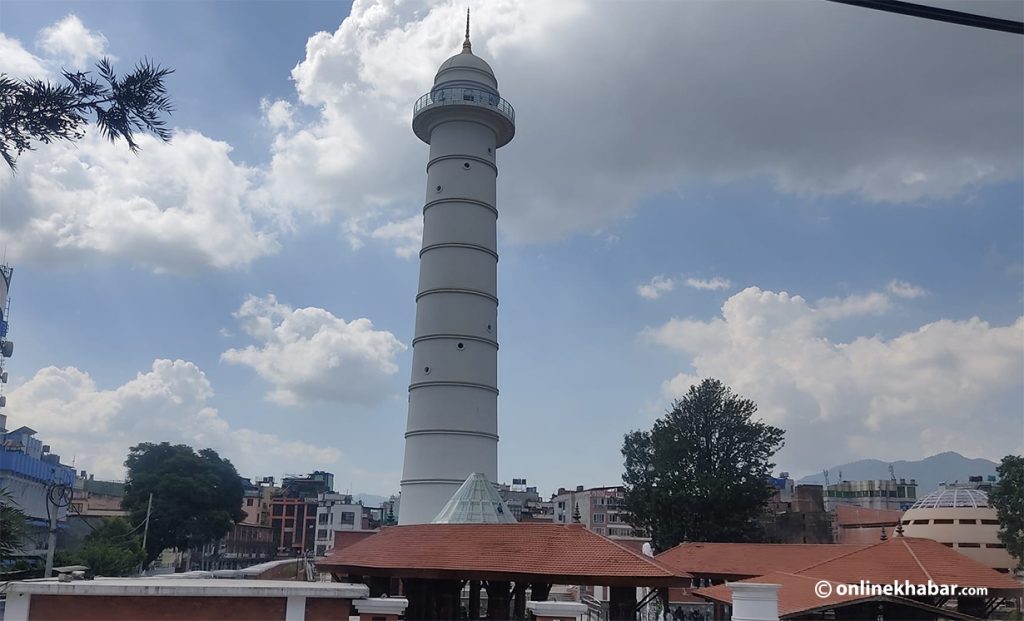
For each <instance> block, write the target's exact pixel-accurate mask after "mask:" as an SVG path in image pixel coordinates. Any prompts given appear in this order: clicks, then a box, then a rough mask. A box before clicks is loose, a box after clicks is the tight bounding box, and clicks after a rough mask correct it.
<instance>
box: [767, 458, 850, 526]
mask: <svg viewBox="0 0 1024 621" xmlns="http://www.w3.org/2000/svg"><path fill="white" fill-rule="evenodd" d="M780 482H781V485H779V483H780ZM771 483H772V487H773V488H774V490H775V491H774V493H773V494H772V497H771V499H770V500H769V501H768V505H767V507H766V510H765V516H764V519H763V521H762V523H763V526H764V529H765V533H766V535H767V536H768V540H769V541H772V542H774V543H834V536H833V527H832V518H833V516H832V514H831V513H830V512H828V511H826V510H825V502H824V498H823V494H822V486H821V485H814V484H802V485H794V484H793V480H792V479H790V478H789V476H788V473H785V472H783V473H782V477H781V478H780V479H774V478H773V479H772V481H771Z"/></svg>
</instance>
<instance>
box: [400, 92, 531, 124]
mask: <svg viewBox="0 0 1024 621" xmlns="http://www.w3.org/2000/svg"><path fill="white" fill-rule="evenodd" d="M466 105H470V106H482V107H485V108H493V109H494V110H497V111H498V112H499V113H500V114H501V115H502V116H504V117H505V118H507V119H508V120H509V121H512V123H513V124H514V123H515V122H516V111H515V109H513V108H512V104H510V103H509V102H507V101H505V100H504V99H502V98H501V97H499V96H497V95H495V94H494V93H491V92H489V91H485V90H482V89H477V88H436V89H434V90H432V91H430V92H429V93H427V94H426V95H424V96H422V97H420V98H419V99H417V100H416V105H415V106H413V110H412V113H413V116H415V115H417V114H419V113H420V111H421V110H425V109H427V108H432V107H435V106H466Z"/></svg>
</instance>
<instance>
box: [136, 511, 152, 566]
mask: <svg viewBox="0 0 1024 621" xmlns="http://www.w3.org/2000/svg"><path fill="white" fill-rule="evenodd" d="M152 512H153V492H150V493H149V503H148V504H147V505H146V528H145V529H144V530H143V531H142V553H143V554H146V538H147V537H149V515H150V513H152ZM145 568H146V559H145V558H143V559H142V563H141V564H140V565H139V574H140V575H141V574H142V572H143V571H144V570H145Z"/></svg>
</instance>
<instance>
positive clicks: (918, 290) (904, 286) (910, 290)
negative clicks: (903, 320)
mask: <svg viewBox="0 0 1024 621" xmlns="http://www.w3.org/2000/svg"><path fill="white" fill-rule="evenodd" d="M886 289H887V290H888V291H889V293H891V294H893V295H895V296H896V297H898V298H906V299H908V300H913V299H915V298H920V297H924V296H926V295H928V291H927V290H925V289H924V288H923V287H918V286H917V285H912V284H910V283H909V282H907V281H905V280H893V281H891V282H890V283H889V284H888V285H887V286H886Z"/></svg>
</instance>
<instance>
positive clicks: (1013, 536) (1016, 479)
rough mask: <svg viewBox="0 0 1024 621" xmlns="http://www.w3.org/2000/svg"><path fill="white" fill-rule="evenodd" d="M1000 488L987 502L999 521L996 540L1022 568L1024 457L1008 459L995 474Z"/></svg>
mask: <svg viewBox="0 0 1024 621" xmlns="http://www.w3.org/2000/svg"><path fill="white" fill-rule="evenodd" d="M996 472H997V473H998V474H999V487H997V488H996V489H995V490H993V491H992V495H991V496H990V497H989V500H991V501H992V505H993V506H994V507H995V508H996V511H997V515H998V517H999V540H1000V541H1002V542H1003V543H1004V544H1005V545H1006V550H1007V552H1009V553H1010V554H1011V555H1013V558H1015V559H1016V560H1017V567H1018V568H1024V457H1021V456H1020V455H1007V456H1006V457H1004V458H1003V461H1001V462H1000V463H999V468H998V469H997V470H996Z"/></svg>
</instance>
